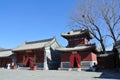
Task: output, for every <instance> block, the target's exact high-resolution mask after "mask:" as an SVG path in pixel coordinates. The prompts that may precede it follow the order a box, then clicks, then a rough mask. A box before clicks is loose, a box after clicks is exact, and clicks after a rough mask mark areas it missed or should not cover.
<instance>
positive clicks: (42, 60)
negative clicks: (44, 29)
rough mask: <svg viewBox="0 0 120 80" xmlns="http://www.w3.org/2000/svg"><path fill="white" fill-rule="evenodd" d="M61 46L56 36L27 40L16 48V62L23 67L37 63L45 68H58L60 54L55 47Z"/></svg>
mask: <svg viewBox="0 0 120 80" xmlns="http://www.w3.org/2000/svg"><path fill="white" fill-rule="evenodd" d="M57 47H59V44H58V42H57V41H56V38H55V37H53V38H50V39H45V40H39V41H31V42H25V43H24V44H23V45H21V46H18V47H17V48H14V49H13V50H12V51H13V53H14V55H15V58H14V64H17V65H19V66H21V67H32V66H34V65H36V66H37V67H38V68H42V69H44V70H48V69H57V68H58V66H59V62H60V59H59V54H57V53H56V52H55V48H57Z"/></svg>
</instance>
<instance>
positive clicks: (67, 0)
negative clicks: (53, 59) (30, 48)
mask: <svg viewBox="0 0 120 80" xmlns="http://www.w3.org/2000/svg"><path fill="white" fill-rule="evenodd" d="M76 5H77V0H1V1H0V47H2V48H15V47H16V46H19V45H21V44H23V43H24V42H25V41H34V40H42V39H47V38H52V37H53V36H55V37H56V38H57V41H58V42H59V44H61V45H63V46H64V45H66V44H67V42H66V40H65V39H64V38H62V37H61V33H62V32H68V31H70V30H71V28H70V27H69V26H68V23H69V20H70V15H71V12H72V10H74V8H75V7H76Z"/></svg>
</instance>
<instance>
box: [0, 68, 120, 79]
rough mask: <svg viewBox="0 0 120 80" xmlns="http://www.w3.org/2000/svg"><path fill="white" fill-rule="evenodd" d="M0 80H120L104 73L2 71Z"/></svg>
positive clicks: (0, 70) (0, 71)
mask: <svg viewBox="0 0 120 80" xmlns="http://www.w3.org/2000/svg"><path fill="white" fill-rule="evenodd" d="M103 75H104V76H103ZM101 76H102V77H101ZM0 80H120V78H117V77H116V76H115V75H113V74H109V73H106V74H105V73H104V74H103V73H102V72H85V71H57V70H49V71H45V70H36V71H32V70H7V69H0Z"/></svg>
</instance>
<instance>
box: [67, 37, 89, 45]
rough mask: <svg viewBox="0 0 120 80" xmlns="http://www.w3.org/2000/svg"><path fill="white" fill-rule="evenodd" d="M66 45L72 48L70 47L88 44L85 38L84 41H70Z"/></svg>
mask: <svg viewBox="0 0 120 80" xmlns="http://www.w3.org/2000/svg"><path fill="white" fill-rule="evenodd" d="M68 44H69V46H72V45H81V44H89V42H88V40H87V39H86V38H85V39H82V40H70V41H69V43H68Z"/></svg>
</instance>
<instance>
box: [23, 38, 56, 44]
mask: <svg viewBox="0 0 120 80" xmlns="http://www.w3.org/2000/svg"><path fill="white" fill-rule="evenodd" d="M53 39H54V37H53V38H49V39H43V40H37V41H30V42H25V44H33V43H41V42H48V41H51V40H53Z"/></svg>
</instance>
